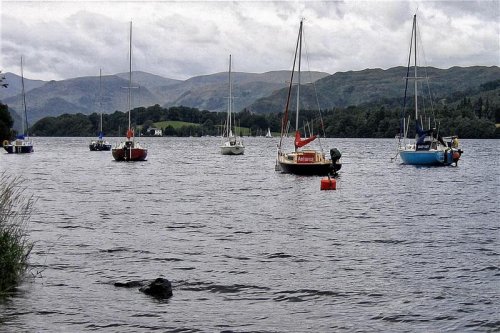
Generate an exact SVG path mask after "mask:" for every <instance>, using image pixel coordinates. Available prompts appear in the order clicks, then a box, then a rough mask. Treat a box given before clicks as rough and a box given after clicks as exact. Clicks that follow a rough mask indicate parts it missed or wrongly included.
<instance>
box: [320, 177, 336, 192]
mask: <svg viewBox="0 0 500 333" xmlns="http://www.w3.org/2000/svg"><path fill="white" fill-rule="evenodd" d="M336 189H337V181H336V180H335V178H330V177H327V178H323V179H321V190H336Z"/></svg>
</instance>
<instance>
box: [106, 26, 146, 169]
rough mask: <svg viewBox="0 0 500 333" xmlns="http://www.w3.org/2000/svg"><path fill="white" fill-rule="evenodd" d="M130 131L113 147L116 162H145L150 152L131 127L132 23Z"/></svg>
mask: <svg viewBox="0 0 500 333" xmlns="http://www.w3.org/2000/svg"><path fill="white" fill-rule="evenodd" d="M127 89H128V129H127V135H126V140H125V141H123V142H121V143H119V144H118V145H117V146H115V147H113V149H112V150H111V153H112V154H113V158H114V159H115V161H144V160H145V159H146V157H147V156H148V150H147V149H146V148H144V147H142V146H141V145H140V144H139V143H138V142H135V135H134V130H133V129H132V127H131V125H130V113H131V112H132V22H130V50H129V75H128V87H127Z"/></svg>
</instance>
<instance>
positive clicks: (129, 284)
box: [114, 281, 144, 288]
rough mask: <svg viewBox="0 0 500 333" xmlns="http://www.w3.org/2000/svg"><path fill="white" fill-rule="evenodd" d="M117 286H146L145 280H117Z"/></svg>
mask: <svg viewBox="0 0 500 333" xmlns="http://www.w3.org/2000/svg"><path fill="white" fill-rule="evenodd" d="M114 285H115V287H123V288H136V287H142V286H144V282H143V281H127V282H115V284H114Z"/></svg>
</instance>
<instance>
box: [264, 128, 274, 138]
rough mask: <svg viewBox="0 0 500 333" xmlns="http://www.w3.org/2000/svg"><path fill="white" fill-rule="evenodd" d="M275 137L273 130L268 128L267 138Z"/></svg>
mask: <svg viewBox="0 0 500 333" xmlns="http://www.w3.org/2000/svg"><path fill="white" fill-rule="evenodd" d="M272 137H273V135H272V134H271V129H270V128H269V127H268V128H267V133H266V138H272Z"/></svg>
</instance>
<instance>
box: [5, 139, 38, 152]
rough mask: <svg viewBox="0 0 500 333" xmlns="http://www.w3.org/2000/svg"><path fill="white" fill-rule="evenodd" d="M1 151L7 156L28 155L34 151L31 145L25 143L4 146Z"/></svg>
mask: <svg viewBox="0 0 500 333" xmlns="http://www.w3.org/2000/svg"><path fill="white" fill-rule="evenodd" d="M3 149H5V151H6V152H7V153H9V154H29V153H32V152H33V151H34V150H33V145H32V144H31V143H27V142H23V143H9V144H4V145H3Z"/></svg>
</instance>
